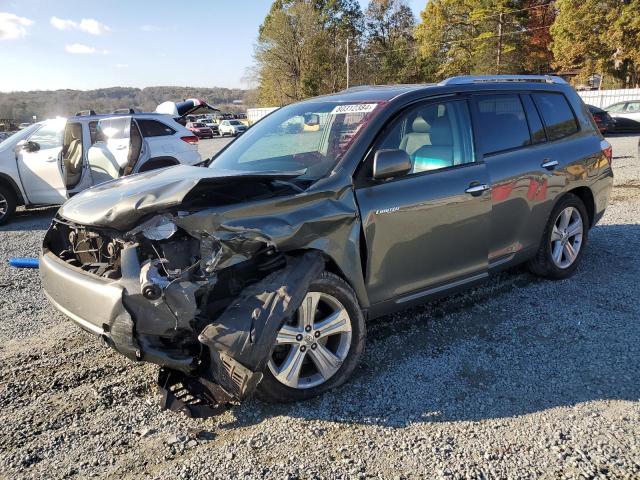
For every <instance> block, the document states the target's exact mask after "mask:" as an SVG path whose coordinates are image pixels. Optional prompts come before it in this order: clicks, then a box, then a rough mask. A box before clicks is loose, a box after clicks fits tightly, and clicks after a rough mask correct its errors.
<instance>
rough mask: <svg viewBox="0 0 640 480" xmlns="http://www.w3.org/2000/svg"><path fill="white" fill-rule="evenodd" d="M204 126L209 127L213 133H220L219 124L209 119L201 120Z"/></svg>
mask: <svg viewBox="0 0 640 480" xmlns="http://www.w3.org/2000/svg"><path fill="white" fill-rule="evenodd" d="M201 123H203V124H204V126H205V127H207V128H210V129H211V131H212V132H213V134H214V135H219V134H220V126H219V125H218V124H217V123H216V122H214V121H213V120H210V119H203V120H202V122H201Z"/></svg>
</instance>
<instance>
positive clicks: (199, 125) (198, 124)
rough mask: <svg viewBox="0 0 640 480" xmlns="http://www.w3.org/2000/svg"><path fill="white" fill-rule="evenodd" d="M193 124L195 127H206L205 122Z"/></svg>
mask: <svg viewBox="0 0 640 480" xmlns="http://www.w3.org/2000/svg"><path fill="white" fill-rule="evenodd" d="M193 126H194V127H195V128H202V127H204V123H194V124H193Z"/></svg>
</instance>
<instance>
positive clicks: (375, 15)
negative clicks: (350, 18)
mask: <svg viewBox="0 0 640 480" xmlns="http://www.w3.org/2000/svg"><path fill="white" fill-rule="evenodd" d="M415 24H416V21H415V18H414V16H413V12H412V11H411V8H410V7H409V6H408V5H407V3H406V0H371V1H370V2H369V6H368V7H367V9H366V11H365V26H366V43H365V47H364V52H363V55H364V56H365V57H366V60H365V61H364V62H362V65H361V66H360V67H359V68H358V70H360V68H362V69H366V75H364V76H365V78H366V80H365V82H366V83H372V84H386V83H409V82H415V81H418V79H419V76H418V75H419V72H418V68H417V61H416V49H415V40H414V37H413V33H414V29H415Z"/></svg>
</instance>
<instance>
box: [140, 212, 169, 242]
mask: <svg viewBox="0 0 640 480" xmlns="http://www.w3.org/2000/svg"><path fill="white" fill-rule="evenodd" d="M140 231H141V232H142V235H144V236H145V238H148V239H149V240H167V239H169V238H171V237H172V236H173V234H174V233H176V232H177V231H178V227H177V226H176V224H175V223H173V222H172V221H171V219H170V218H167V217H164V216H157V217H153V218H152V219H151V220H149V221H148V222H145V223H143V224H142V225H140Z"/></svg>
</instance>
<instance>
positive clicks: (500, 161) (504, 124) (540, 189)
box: [473, 92, 578, 266]
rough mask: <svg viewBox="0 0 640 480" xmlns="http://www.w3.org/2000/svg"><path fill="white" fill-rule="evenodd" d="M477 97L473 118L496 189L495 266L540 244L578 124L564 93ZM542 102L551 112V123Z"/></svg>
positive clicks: (493, 220) (493, 222) (491, 248)
mask: <svg viewBox="0 0 640 480" xmlns="http://www.w3.org/2000/svg"><path fill="white" fill-rule="evenodd" d="M473 97H474V112H473V114H474V121H475V123H476V125H477V127H478V135H479V138H480V142H479V143H480V149H481V153H482V155H483V158H484V161H485V163H486V165H487V169H488V173H489V177H490V180H491V187H492V192H491V197H492V213H491V233H490V241H489V262H490V266H497V265H499V264H501V263H503V262H506V261H509V260H510V259H512V258H513V257H514V255H516V254H518V253H520V252H524V251H527V250H529V251H531V250H533V249H536V248H537V247H538V244H539V242H540V238H541V236H542V232H543V230H544V227H545V224H546V222H547V220H548V217H549V214H550V211H551V209H552V207H553V202H554V200H555V198H556V196H557V195H558V193H559V192H561V191H562V189H563V188H564V185H566V182H567V179H566V178H565V177H564V166H565V164H567V163H571V157H572V155H573V154H572V153H571V149H572V144H571V142H566V141H562V139H563V138H566V137H568V136H571V135H572V134H573V133H576V132H577V130H578V128H577V123H576V121H575V117H574V116H573V113H572V110H571V108H570V106H569V104H568V103H567V101H566V99H565V97H564V95H562V94H561V93H557V92H532V93H528V92H526V93H518V92H505V93H490V94H477V95H474V96H473ZM534 97H535V98H534ZM536 99H537V100H536ZM561 102H562V103H561ZM539 106H544V108H545V110H546V111H547V112H548V116H549V118H548V126H545V125H544V123H543V119H542V116H541V115H540V112H539ZM559 110H562V111H559ZM551 117H555V118H551Z"/></svg>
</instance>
